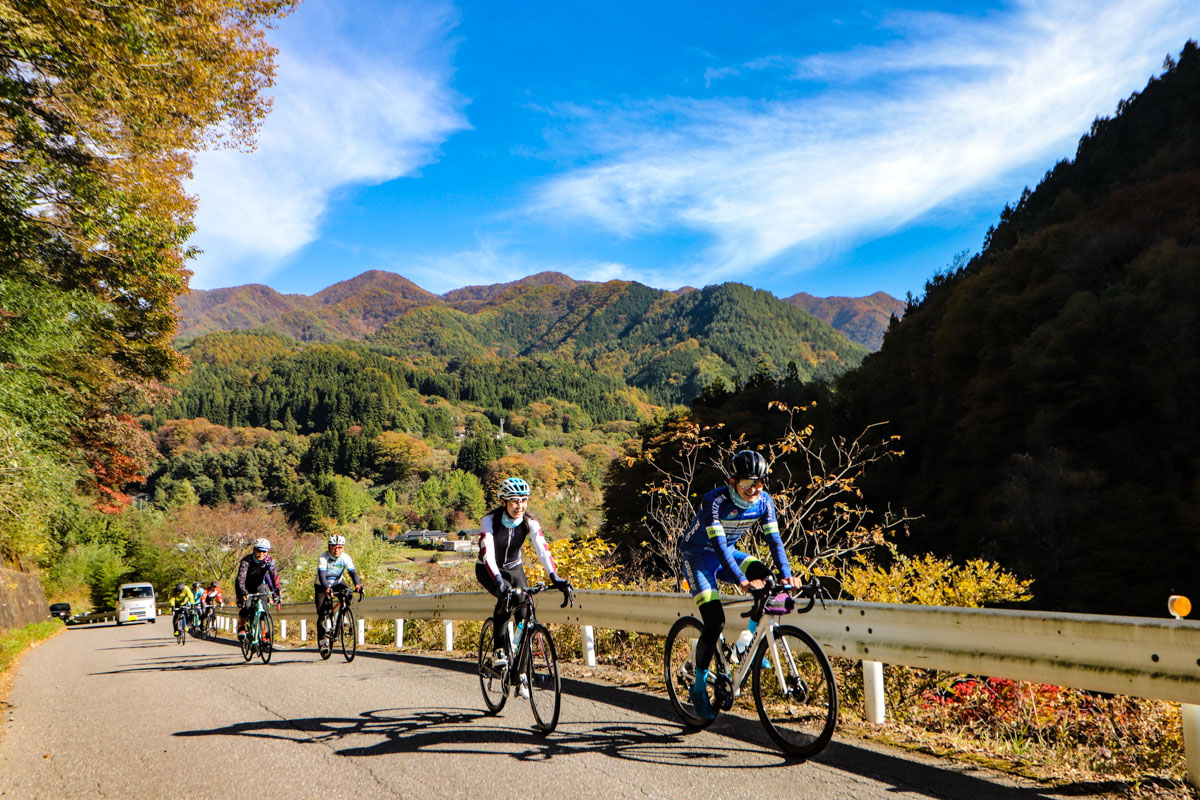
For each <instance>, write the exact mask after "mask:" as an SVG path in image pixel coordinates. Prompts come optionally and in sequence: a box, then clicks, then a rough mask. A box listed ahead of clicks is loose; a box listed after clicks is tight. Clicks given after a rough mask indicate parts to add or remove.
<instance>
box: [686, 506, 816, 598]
mask: <svg viewBox="0 0 1200 800" xmlns="http://www.w3.org/2000/svg"><path fill="white" fill-rule="evenodd" d="M733 491H734V489H733V488H732V487H730V486H720V487H718V488H716V489H713V490H712V491H711V492H709V493H708V494H706V495H704V498H703V500H701V502H700V511H699V513H697V514H696V518H695V519H694V520H692V524H691V526H689V527H688V529H687V532H686V533H684V534H683V539H682V540H681V543H680V548H681V549H682V551H683V555H684V558H688V559H693V558H699V557H701V556H703V555H704V554H705V553H711V552H714V551H715V552H716V554H717V556H718V557H719V558H720V560H721V565H722V566H723V567H724V568H725V570H726V571H727V572H728V573H729V574H730V575H732V576H733V578H734V582H735V583H741V582H742V581H744V580H746V575H745V574H744V573H743V572H742V570H741V566H740V564H739V561H740V560H742V559H739V558H738V557H737V555H736V554H737V551H736V550H734V547H733V546H734V545H735V544H736V543H737V540H738V539H740V538H742V536H743V535H745V534H746V533H748V532H749V531H750V530H751V529H752V528H753V527H754V526H755V525H761V526H762V531H763V534H764V535H765V536H766V537H767V544H768V545H769V546H770V548H771V555H772V556H773V557H774V559H775V563H776V564H777V565H778V566H779V571H780V573H782V575H783V577H785V578H790V577H791V576H792V569H791V566H790V565H789V564H788V559H787V553H786V552H784V549H783V540H782V539H781V538H780V536H779V522H778V521H777V520H776V518H775V503H774V501H772V500H771V495H769V494H767V492H765V491H764V492H762V493H761V494H760V495H759V496H758V498H757V499H756V500H755V501H754V502H753V503H751V504H750V506H749V507H748V508H740V507H739V506H738V504H737V503H735V502H734V501H733V499H732V498H731V497H730V493H731V492H733Z"/></svg>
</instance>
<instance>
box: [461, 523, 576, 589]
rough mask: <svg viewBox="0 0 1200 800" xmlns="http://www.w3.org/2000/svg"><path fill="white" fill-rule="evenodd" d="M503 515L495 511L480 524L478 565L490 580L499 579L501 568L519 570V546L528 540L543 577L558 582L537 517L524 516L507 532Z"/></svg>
mask: <svg viewBox="0 0 1200 800" xmlns="http://www.w3.org/2000/svg"><path fill="white" fill-rule="evenodd" d="M503 514H504V509H503V508H498V509H496V510H495V511H493V512H492V513H491V514H488V515H487V516H485V517H484V518H483V519H482V520H481V521H480V524H479V527H480V529H481V530H482V533H480V535H479V563H481V564H483V565H484V566H485V567H486V569H487V571H488V573H489V574H491V576H492V577H493V578H499V577H500V570H501V568H503V569H506V570H507V569H516V568H517V567H521V566H522V559H521V545H523V544H524V543H525V540H526V539H527V538H528V539H529V541H530V542H531V543H532V544H533V552H535V553H537V557H538V560H539V561H541V562H542V567H543V568H544V569H545V570H546V574H547V575H549V576H550V577H551V578H552V579H557V578H558V572H557V570H556V569H555V566H554V556H552V555H551V554H550V548H549V547H548V546H547V545H546V537H545V536H544V535H543V534H542V524H541V523H540V522H538V519H537V517H534V516H531V515H530V514H528V513H526V514H525V516H524V517H522V518H521V521H520V522H519V523H518V524H517V525H516V526H515V527H512V528H508V527H505V525H504V523H503V522H502V521H501V519H502V516H503Z"/></svg>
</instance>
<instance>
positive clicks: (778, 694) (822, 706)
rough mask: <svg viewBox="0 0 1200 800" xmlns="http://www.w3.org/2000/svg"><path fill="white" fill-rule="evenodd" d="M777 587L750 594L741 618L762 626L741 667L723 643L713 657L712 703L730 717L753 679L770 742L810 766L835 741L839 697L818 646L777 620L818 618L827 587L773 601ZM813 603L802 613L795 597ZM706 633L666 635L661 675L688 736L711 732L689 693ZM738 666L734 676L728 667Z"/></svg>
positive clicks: (688, 626)
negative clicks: (699, 644) (815, 612)
mask: <svg viewBox="0 0 1200 800" xmlns="http://www.w3.org/2000/svg"><path fill="white" fill-rule="evenodd" d="M775 588H776V584H775V580H774V578H770V579H768V581H767V585H766V586H765V587H764V588H763V589H761V590H758V591H753V592H751V595H752V596H751V598H750V599H749V600H735V601H733V603H729V604H727V605H736V604H740V603H745V602H750V603H751V607H750V610H749V611H748V612H746V613H745V614H742V616H743V617H750V618H752V619H759V620H764V621H763V622H760V624H759V626H758V629H757V630H756V631H755V632H754V638H753V640H752V641H751V643H750V645H749V646H748V647H747V649H746V651H745V654H744V655H743V656H742V659H741V662H740V663H738V659H737V658H736V656H735V655H734V653H733V651H731V650H730V647H729V645H728V644H726V642H725V637H724V635H722V636H721V637H720V639H719V640H718V646H717V647H716V648H715V650H714V653H713V661H712V667H711V668H710V669H709V681H708V692H709V693H710V694H709V701H710V703H711V705H712V707H713V709H714V710H718V711H728V710H730V709H731V708H733V704H734V701H735V700H737V699H738V697H739V696H740V695H741V694H742V691H743V689H744V688H745V685H746V680H747V679H748V678H749V677H750V676H751V675H752V676H753V679H754V680H753V694H754V705H755V707H756V708H757V709H758V717H759V719H760V720H761V721H762V724H763V727H764V728H766V730H767V735H769V736H770V737H771V740H772V741H773V742H775V744H776V745H778V747H779V748H780V749H781V750H783V751H784V752H785V753H787V754H789V755H793V756H799V757H801V758H810V757H812V756H815V755H816V754H817V753H819V752H821V750H823V749H824V748H825V746H826V745H827V744H829V740H830V738H832V736H833V729H834V726H835V725H836V724H837V713H838V689H837V681H836V680H835V679H834V676H833V668H832V667H831V666H830V664H829V658H828V657H827V656H826V655H825V651H824V650H822V649H821V646H820V645H819V644H818V643H817V641H816V640H815V639H813V638H812V636H810V635H809V634H808V633H807V632H805V631H804V630H802V629H800V628H798V627H796V626H795V625H781V624H779V618H780V617H782V616H784V615H786V614H789V613H791V612H792V611H795V612H796V613H799V614H803V613H806V612H808V611H810V610H812V607H813V605H814V604H815V603H816V601H817V600H818V599H820V600H821V605H822V607H824V605H825V600H824V596H823V591H822V589H821V583H820V581H819V580H818V579H816V578H814V579H813V580H812V582H810V583H808V584H806V585H804V586H802V587H799V588H792V589H789V590H786V591H784V592H779V593H777V594H776V593H775ZM793 592H796V593H799V594H800V595H801V596H803V597H807V599H808V605H807V606H804V607H803V608H797V607H796V601H795V598H794V597H793V596H792V593H793ZM703 629H704V626H703V625H702V624H701V622H700V620H698V619H696V618H695V617H682V618H681V619H678V620H676V622H675V624H674V625H673V626H672V627H671V632H670V633H668V634H667V642H666V648H665V652H664V655H663V671H664V677H665V678H666V684H667V696H668V697H670V699H671V705H672V707H674V709H675V713H677V714H678V715H679V718H680V719H682V720H683V722H684V724H685V725H687V726H688V727H690V728H695V729H700V728H706V727H708V726H709V725H711V724H712V722H713V720H711V719H705V718H704V717H701V716H700V715H699V714H697V713H695V709H694V707H693V706H692V705H691V702H690V699H689V693H690V692H691V689H692V685H693V684H694V683H695V681H696V668H695V659H696V642H697V640H698V639H699V638H700V634H701V631H703ZM731 663H732V664H734V665H736V666H737V672H736V674H733V673H731V671H730V665H731Z"/></svg>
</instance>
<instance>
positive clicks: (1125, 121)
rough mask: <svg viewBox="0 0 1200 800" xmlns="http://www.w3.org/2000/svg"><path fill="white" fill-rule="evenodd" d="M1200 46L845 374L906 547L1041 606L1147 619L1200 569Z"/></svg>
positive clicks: (1108, 121)
mask: <svg viewBox="0 0 1200 800" xmlns="http://www.w3.org/2000/svg"><path fill="white" fill-rule="evenodd" d="M1198 315H1200V51H1198V50H1197V47H1196V44H1195V43H1194V42H1189V43H1188V45H1187V46H1186V47H1185V48H1184V50H1183V52H1182V54H1181V56H1180V58H1179V60H1178V62H1177V63H1175V62H1173V61H1169V62H1168V64H1167V65H1166V68H1165V71H1164V73H1163V74H1162V75H1161V77H1159V78H1157V79H1154V80H1152V81H1151V82H1150V84H1149V85H1148V86H1146V88H1145V89H1144V91H1142V92H1140V93H1139V94H1136V95H1134V96H1133V97H1130V98H1129V99H1128V100H1126V101H1123V102H1122V103H1121V104H1120V107H1119V108H1118V110H1117V114H1116V115H1115V116H1114V117H1112V118H1101V119H1097V120H1096V122H1095V123H1094V124H1093V126H1092V129H1091V131H1090V132H1089V133H1088V134H1087V135H1086V136H1084V137H1083V139H1082V140H1081V141H1080V143H1079V148H1078V152H1077V153H1076V156H1075V158H1074V160H1073V161H1064V162H1062V163H1060V164H1058V165H1057V166H1055V167H1054V169H1052V170H1051V171H1050V172H1048V173H1047V174H1046V176H1045V178H1044V179H1043V181H1042V182H1041V184H1040V185H1039V186H1038V187H1037V188H1036V189H1035V190H1033V191H1028V190H1027V191H1026V193H1025V195H1023V196H1022V198H1021V199H1020V201H1019V202H1018V203H1017V204H1016V205H1015V206H1013V207H1009V208H1006V209H1005V210H1004V212H1003V213H1002V214H1001V216H1000V221H999V223H998V224H997V225H996V227H995V228H994V230H992V231H991V232H990V234H989V237H988V241H987V243H986V246H985V248H984V250H983V252H981V253H980V254H979V255H977V256H975V257H974V258H973V259H971V260H970V262H969V263H967V264H963V265H959V266H958V268H956V269H954V270H951V271H948V272H945V273H942V274H939V275H937V276H936V277H935V278H934V279H932V280H931V281H930V282H929V283H928V284H927V286H926V292H925V296H924V297H923V298H921V299H920V300H919V301H917V302H915V303H913V304H912V305H911V306H910V307H909V308H908V310H907V312H906V313H905V315H904V318H903V320H901V321H900V322H898V323H894V324H893V325H892V327H891V328H890V329H889V331H888V333H887V336H886V338H885V339H884V342H883V346H882V349H881V350H880V351H879V352H877V353H875V354H872V355H871V356H869V357H868V358H867V359H866V361H865V362H864V364H863V365H862V367H861V368H860V369H858V370H856V371H854V372H853V373H851V374H849V375H847V376H846V377H845V378H844V379H843V380H842V381H841V383H840V391H841V394H842V400H843V402H844V403H845V404H846V406H847V408H848V409H849V410H850V412H851V413H852V415H853V419H854V420H855V422H857V423H861V422H863V421H865V420H877V419H887V420H890V421H891V423H892V427H893V428H894V429H895V432H897V433H899V434H900V435H901V436H903V442H904V447H905V449H906V451H907V455H906V456H905V458H904V459H903V462H902V463H901V464H899V465H898V466H897V467H895V468H894V469H891V470H889V471H888V472H887V473H886V475H883V476H882V477H881V478H880V479H879V480H878V481H877V482H876V483H874V484H873V486H872V488H873V489H875V490H877V491H879V492H881V493H882V494H883V495H884V496H885V497H888V498H890V499H891V500H893V501H894V502H897V503H900V504H903V505H904V506H907V507H908V508H909V509H911V510H913V511H915V512H918V513H920V514H923V515H924V519H923V520H921V521H920V522H919V523H917V524H915V525H914V526H913V533H912V536H911V538H909V539H908V540H907V541H906V542H904V546H905V547H907V548H909V549H911V550H913V551H924V550H932V551H935V552H940V553H950V554H954V555H956V556H959V557H967V556H977V555H984V556H986V557H989V558H994V559H996V560H998V561H1000V562H1001V563H1003V564H1005V565H1007V566H1009V567H1011V568H1012V569H1014V570H1016V571H1017V572H1018V573H1019V574H1022V575H1026V576H1032V577H1035V578H1036V582H1035V584H1034V595H1035V598H1036V602H1037V603H1038V604H1039V605H1041V606H1042V607H1055V608H1063V609H1086V610H1092V611H1108V612H1136V613H1141V614H1151V615H1156V616H1157V615H1161V614H1162V613H1163V609H1164V605H1163V604H1164V603H1165V602H1166V597H1167V595H1168V594H1170V593H1172V592H1182V593H1185V594H1191V595H1192V596H1196V594H1197V593H1198V592H1200V578H1197V572H1196V569H1195V565H1196V563H1197V559H1198V557H1200V515H1198V514H1197V512H1198V511H1200V423H1198V418H1197V414H1196V408H1197V406H1198V405H1200V317H1198Z"/></svg>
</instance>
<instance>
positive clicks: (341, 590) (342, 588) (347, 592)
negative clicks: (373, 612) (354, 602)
mask: <svg viewBox="0 0 1200 800" xmlns="http://www.w3.org/2000/svg"><path fill="white" fill-rule="evenodd" d="M329 588H330V591H332V592H333V593H334V594H336V595H337V596H338V597H353V596H354V595H358V602H360V603H361V602H362V600H363V595H364V594H366V592H365V591H364V590H362V589H354V588H352V587H350V586H347V585H346V584H344V583H339V584H338V585H337V586H330V587H329Z"/></svg>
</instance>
